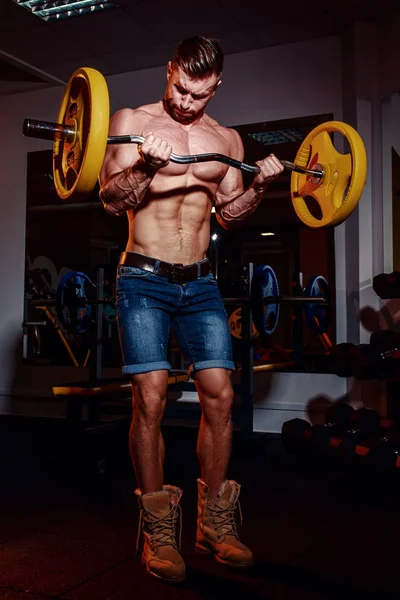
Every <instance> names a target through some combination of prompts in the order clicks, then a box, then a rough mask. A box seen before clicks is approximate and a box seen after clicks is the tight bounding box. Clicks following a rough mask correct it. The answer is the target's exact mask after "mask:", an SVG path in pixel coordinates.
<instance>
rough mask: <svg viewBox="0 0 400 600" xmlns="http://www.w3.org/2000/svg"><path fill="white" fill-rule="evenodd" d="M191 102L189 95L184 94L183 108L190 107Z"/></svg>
mask: <svg viewBox="0 0 400 600" xmlns="http://www.w3.org/2000/svg"><path fill="white" fill-rule="evenodd" d="M191 103H192V100H191V98H190V96H189V95H187V96H183V98H182V99H181V108H182V110H187V109H188V108H189V106H190V105H191Z"/></svg>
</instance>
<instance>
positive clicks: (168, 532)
mask: <svg viewBox="0 0 400 600" xmlns="http://www.w3.org/2000/svg"><path fill="white" fill-rule="evenodd" d="M143 513H144V514H143ZM178 517H179V545H177V543H176V536H175V531H176V523H177V520H178ZM143 523H145V528H146V529H147V533H149V535H150V538H151V546H152V550H153V552H155V551H156V550H157V548H159V547H161V546H172V547H173V548H174V549H175V550H178V549H179V550H180V548H181V541H182V508H181V506H180V505H179V504H175V505H174V506H172V508H171V510H170V511H169V513H168V514H166V515H165V516H164V517H155V516H154V515H152V514H151V513H149V512H147V511H144V510H143V509H141V510H140V515H139V527H138V534H137V538H136V553H137V552H138V549H139V540H140V533H141V530H142V524H143Z"/></svg>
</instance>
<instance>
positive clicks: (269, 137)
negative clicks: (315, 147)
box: [248, 129, 304, 146]
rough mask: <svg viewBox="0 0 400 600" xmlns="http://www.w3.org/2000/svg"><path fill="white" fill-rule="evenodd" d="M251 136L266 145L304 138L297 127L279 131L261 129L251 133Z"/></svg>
mask: <svg viewBox="0 0 400 600" xmlns="http://www.w3.org/2000/svg"><path fill="white" fill-rule="evenodd" d="M248 136H249V137H251V138H253V139H254V140H257V142H260V143H261V144H264V145H265V146H272V145H273V144H287V143H290V142H296V141H298V140H304V135H303V134H302V133H300V131H297V130H295V129H281V130H279V131H259V132H258V133H249V134H248Z"/></svg>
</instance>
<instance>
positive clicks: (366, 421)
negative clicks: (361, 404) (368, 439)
mask: <svg viewBox="0 0 400 600" xmlns="http://www.w3.org/2000/svg"><path fill="white" fill-rule="evenodd" d="M339 406H342V407H343V408H346V411H347V418H346V419H345V418H344V417H345V415H346V412H344V411H343V409H341V410H342V411H343V420H342V422H341V426H340V427H337V426H333V422H332V418H331V417H330V415H329V413H328V411H327V415H326V425H314V431H313V434H312V440H313V444H314V446H315V447H316V448H318V449H319V450H329V449H335V448H338V447H339V446H341V445H342V444H345V445H346V444H354V443H357V441H359V440H361V439H364V437H365V436H370V435H373V434H374V433H376V432H377V431H378V430H379V422H380V417H379V414H378V413H377V412H375V411H373V410H369V409H367V408H361V409H359V410H354V409H353V408H352V407H350V406H349V405H347V404H342V405H338V407H339Z"/></svg>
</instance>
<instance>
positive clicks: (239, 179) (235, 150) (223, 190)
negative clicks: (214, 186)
mask: <svg viewBox="0 0 400 600" xmlns="http://www.w3.org/2000/svg"><path fill="white" fill-rule="evenodd" d="M230 136H231V144H230V153H229V156H230V157H231V158H234V159H235V160H239V161H240V162H242V161H243V156H244V148H243V143H242V140H241V138H240V135H239V134H238V133H237V131H235V130H233V129H231V130H230ZM242 191H243V175H242V172H241V170H240V169H236V168H234V167H229V169H228V170H227V172H226V173H225V176H224V177H223V179H222V180H221V183H220V184H219V186H218V190H217V194H216V204H217V206H218V204H226V202H229V200H231V199H232V198H234V197H235V196H237V195H239V194H241V193H242Z"/></svg>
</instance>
